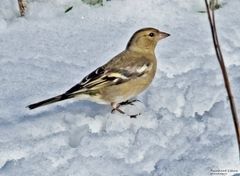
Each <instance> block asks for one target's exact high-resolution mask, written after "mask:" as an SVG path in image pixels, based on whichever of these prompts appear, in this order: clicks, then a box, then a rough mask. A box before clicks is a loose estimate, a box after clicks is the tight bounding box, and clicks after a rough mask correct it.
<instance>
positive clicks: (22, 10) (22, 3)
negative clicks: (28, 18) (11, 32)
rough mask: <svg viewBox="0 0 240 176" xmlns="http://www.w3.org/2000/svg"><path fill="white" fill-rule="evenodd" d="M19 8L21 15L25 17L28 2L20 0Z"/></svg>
mask: <svg viewBox="0 0 240 176" xmlns="http://www.w3.org/2000/svg"><path fill="white" fill-rule="evenodd" d="M18 6H19V11H20V15H21V16H24V15H25V11H26V8H27V2H26V0H18Z"/></svg>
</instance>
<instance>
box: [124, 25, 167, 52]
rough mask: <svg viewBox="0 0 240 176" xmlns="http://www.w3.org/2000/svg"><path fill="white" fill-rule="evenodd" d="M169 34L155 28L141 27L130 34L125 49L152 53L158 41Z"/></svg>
mask: <svg viewBox="0 0 240 176" xmlns="http://www.w3.org/2000/svg"><path fill="white" fill-rule="evenodd" d="M169 35H170V34H168V33H165V32H161V31H159V30H158V29H155V28H143V29H140V30H138V31H136V32H135V33H134V34H133V35H132V37H131V38H130V40H129V42H128V44H127V48H126V49H127V50H132V51H139V52H150V53H153V52H154V49H155V47H156V45H157V43H158V41H159V40H161V39H164V38H166V37H168V36H169Z"/></svg>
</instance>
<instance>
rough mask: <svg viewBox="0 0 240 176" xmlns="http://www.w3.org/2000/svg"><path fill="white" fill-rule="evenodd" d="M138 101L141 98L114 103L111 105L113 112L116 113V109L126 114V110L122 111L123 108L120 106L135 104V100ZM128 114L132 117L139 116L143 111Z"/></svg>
mask: <svg viewBox="0 0 240 176" xmlns="http://www.w3.org/2000/svg"><path fill="white" fill-rule="evenodd" d="M136 101H139V100H131V101H129V100H128V101H125V102H122V103H119V104H114V103H112V104H111V106H112V108H113V109H112V111H111V113H114V112H115V111H118V112H120V113H121V114H126V113H125V112H124V111H122V110H121V109H119V107H120V106H121V105H128V104H130V105H134V104H133V102H136ZM126 115H127V116H129V117H130V118H137V116H139V115H141V113H138V114H133V115H130V114H126Z"/></svg>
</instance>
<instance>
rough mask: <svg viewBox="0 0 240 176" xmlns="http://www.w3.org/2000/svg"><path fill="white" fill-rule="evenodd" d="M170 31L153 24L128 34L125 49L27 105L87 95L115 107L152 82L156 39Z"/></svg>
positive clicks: (80, 97) (45, 103)
mask: <svg viewBox="0 0 240 176" xmlns="http://www.w3.org/2000/svg"><path fill="white" fill-rule="evenodd" d="M168 36H169V34H167V33H165V32H161V31H159V30H157V29H154V28H143V29H140V30H138V31H136V32H135V33H134V34H133V35H132V37H131V38H130V40H129V42H128V44H127V47H126V49H125V50H124V51H123V52H121V53H120V54H118V55H117V56H115V57H114V58H113V59H111V60H110V61H109V62H107V63H106V64H105V65H103V66H101V67H99V68H97V69H96V70H95V71H93V72H92V73H90V74H89V75H88V76H86V77H85V78H83V80H82V81H81V82H80V83H78V84H77V85H75V86H73V87H72V88H71V89H69V90H68V91H66V92H65V93H63V94H61V95H58V96H56V97H53V98H50V99H47V100H44V101H41V102H38V103H34V104H31V105H29V106H28V108H29V109H34V108H37V107H40V106H44V105H48V104H51V103H55V102H58V101H62V100H66V99H69V98H75V97H77V98H79V99H87V100H90V101H94V102H97V103H103V104H110V105H111V106H112V107H113V109H114V110H117V111H119V112H121V113H124V112H123V111H121V110H120V109H119V106H120V104H121V103H122V102H125V101H128V100H129V99H131V98H134V97H135V96H137V95H138V94H139V93H141V92H142V91H143V90H145V89H146V88H147V87H148V86H149V85H150V83H151V82H152V80H153V78H154V75H155V73H156V69H157V60H156V56H155V53H154V50H155V47H156V45H157V43H158V41H159V40H161V39H163V38H166V37H168Z"/></svg>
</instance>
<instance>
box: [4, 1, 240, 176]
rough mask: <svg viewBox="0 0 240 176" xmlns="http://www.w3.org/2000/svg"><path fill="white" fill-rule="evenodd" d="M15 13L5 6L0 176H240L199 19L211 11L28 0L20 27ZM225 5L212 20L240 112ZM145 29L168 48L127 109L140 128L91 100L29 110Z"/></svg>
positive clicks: (233, 14) (237, 45)
mask: <svg viewBox="0 0 240 176" xmlns="http://www.w3.org/2000/svg"><path fill="white" fill-rule="evenodd" d="M16 2H17V1H16V0H2V1H1V3H0V48H1V52H0V81H1V84H0V95H1V96H0V110H1V112H0V175H1V176H6V175H7V176H16V175H18V176H34V175H36V176H41V175H43V176H48V175H49V176H50V175H51V176H52V175H56V176H66V175H68V176H150V175H153V176H207V175H210V174H211V169H236V170H238V171H239V172H240V168H239V161H238V152H237V143H236V139H235V131H234V129H233V123H232V117H231V114H230V109H229V102H228V99H227V96H226V93H225V89H224V86H223V80H222V76H221V72H220V70H219V65H218V63H217V60H216V57H215V52H214V49H213V47H212V39H211V34H210V29H209V24H208V19H207V16H206V13H198V11H201V10H204V1H199V0H185V1H180V0H171V1H166V0H158V1H156V0H112V1H108V2H104V5H103V6H88V5H86V4H83V3H82V2H81V1H80V0H78V1H77V0H29V4H28V12H27V13H26V16H25V17H23V18H20V17H18V5H17V3H16ZM224 2H225V5H224V6H223V8H221V9H219V10H218V11H217V12H216V13H217V14H216V18H217V26H218V33H219V38H220V40H221V45H222V49H223V53H224V56H225V59H226V64H227V66H228V70H229V74H230V77H231V82H232V83H233V90H234V93H235V98H236V100H237V101H238V104H240V89H239V87H240V59H239V56H240V42H239V41H240V34H239V29H240V21H239V15H240V12H239V11H238V10H236V7H239V6H240V1H239V0H231V1H224ZM72 5H73V9H72V10H71V11H70V12H68V13H67V14H65V13H64V10H65V9H67V8H68V7H69V6H72ZM147 26H152V27H156V28H159V29H160V30H163V31H166V32H169V33H170V34H171V37H169V38H168V39H165V40H164V41H161V42H160V43H159V45H158V47H157V50H156V54H157V56H158V58H159V64H158V72H157V76H156V78H155V80H154V82H153V84H152V85H151V87H150V88H149V89H148V90H147V91H146V92H144V93H143V94H141V95H140V96H139V97H138V98H139V99H141V100H142V102H143V103H137V104H136V105H135V106H128V107H125V110H126V111H134V112H139V111H141V112H142V115H141V116H139V117H138V118H137V119H130V118H129V117H126V116H124V115H121V114H118V113H115V114H111V113H110V110H111V109H110V107H108V106H104V105H98V104H95V103H91V102H87V101H71V100H70V101H65V102H61V103H58V104H55V105H51V106H47V107H43V108H39V109H37V110H33V111H29V110H28V109H26V108H25V106H26V105H28V104H30V103H34V102H36V101H39V100H42V99H45V98H49V97H51V96H54V95H57V94H59V93H62V92H64V91H66V90H67V89H68V88H70V87H71V86H73V85H74V84H76V83H78V82H79V81H80V80H81V79H82V78H83V76H85V75H86V74H88V73H89V72H90V71H92V70H93V69H95V68H96V67H98V66H100V65H102V64H104V63H105V62H106V61H107V60H109V59H110V58H111V57H112V56H114V55H116V54H117V53H119V52H120V51H122V50H123V49H124V48H125V45H126V43H127V41H128V39H129V38H130V36H131V34H132V33H133V32H135V31H136V30H138V29H140V28H142V27H147ZM237 107H238V111H239V113H240V108H239V106H237ZM233 174H234V173H228V175H233Z"/></svg>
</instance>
